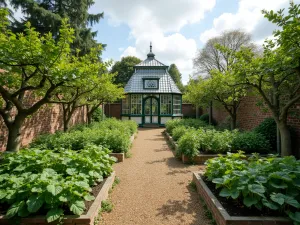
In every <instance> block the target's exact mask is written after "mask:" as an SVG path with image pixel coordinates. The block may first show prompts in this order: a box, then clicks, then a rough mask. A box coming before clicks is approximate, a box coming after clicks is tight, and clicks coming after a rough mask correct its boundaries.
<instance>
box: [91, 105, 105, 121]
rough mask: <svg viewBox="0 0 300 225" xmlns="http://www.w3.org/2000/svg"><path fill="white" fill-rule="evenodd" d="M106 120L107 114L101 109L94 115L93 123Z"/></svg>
mask: <svg viewBox="0 0 300 225" xmlns="http://www.w3.org/2000/svg"><path fill="white" fill-rule="evenodd" d="M104 119H105V114H104V113H103V110H102V109H101V108H97V109H96V110H95V111H94V112H93V114H92V121H93V122H100V121H102V120H104Z"/></svg>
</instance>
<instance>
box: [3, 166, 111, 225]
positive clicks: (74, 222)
mask: <svg viewBox="0 0 300 225" xmlns="http://www.w3.org/2000/svg"><path fill="white" fill-rule="evenodd" d="M115 176H116V173H115V172H112V174H111V175H110V176H109V177H108V178H107V179H106V180H105V181H104V182H105V183H104V184H103V186H102V188H101V190H100V192H99V193H98V195H97V197H96V199H95V200H94V202H93V204H92V205H91V207H90V209H89V210H88V211H87V213H86V214H85V215H81V216H76V215H65V216H64V219H63V224H64V225H94V220H95V218H96V217H97V216H98V214H99V210H100V209H101V202H102V201H103V200H106V199H107V198H108V192H109V189H110V188H111V187H112V185H113V183H114V180H115ZM0 224H1V225H10V224H12V221H11V220H9V219H6V218H5V216H0ZM20 224H21V225H49V224H52V225H54V224H57V221H54V222H52V223H47V220H46V216H45V215H44V216H34V217H28V218H22V219H21V222H20Z"/></svg>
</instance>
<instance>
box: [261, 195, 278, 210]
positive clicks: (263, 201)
mask: <svg viewBox="0 0 300 225" xmlns="http://www.w3.org/2000/svg"><path fill="white" fill-rule="evenodd" d="M262 204H263V205H264V206H266V207H268V208H270V209H273V210H277V209H279V207H278V205H276V204H275V203H273V202H270V201H268V200H267V199H265V198H264V199H262Z"/></svg>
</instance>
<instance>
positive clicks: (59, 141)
mask: <svg viewBox="0 0 300 225" xmlns="http://www.w3.org/2000/svg"><path fill="white" fill-rule="evenodd" d="M136 131H137V124H136V123H135V122H134V121H118V120H116V119H106V120H104V121H102V122H99V123H93V124H92V125H90V126H87V127H85V128H83V129H82V130H72V131H70V132H68V133H61V132H58V133H56V134H47V135H41V136H39V137H37V138H36V139H35V140H34V141H33V142H32V143H31V145H30V146H31V147H38V148H42V149H61V148H63V149H72V150H80V149H83V148H84V147H85V146H86V145H88V144H95V145H102V146H104V147H107V148H109V149H110V150H112V151H113V152H116V153H118V152H124V153H126V152H127V151H128V150H129V148H130V136H131V135H132V134H133V133H135V132H136Z"/></svg>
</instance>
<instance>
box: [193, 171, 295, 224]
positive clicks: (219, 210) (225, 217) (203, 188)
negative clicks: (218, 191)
mask: <svg viewBox="0 0 300 225" xmlns="http://www.w3.org/2000/svg"><path fill="white" fill-rule="evenodd" d="M201 175H202V173H198V172H197V173H193V181H194V182H195V184H196V186H197V191H198V193H199V194H200V196H201V198H202V199H203V200H204V202H205V204H206V205H207V207H208V208H209V210H210V211H211V213H212V215H213V217H214V219H215V221H216V222H217V224H218V225H229V224H230V225H292V224H293V223H292V222H291V220H289V219H288V218H285V217H265V216H230V215H229V213H228V212H227V211H226V209H224V207H223V206H222V204H221V203H220V202H219V200H218V199H217V197H216V196H215V195H214V194H213V193H212V191H211V190H210V189H209V188H208V186H207V185H206V184H205V182H204V181H203V180H202V178H201Z"/></svg>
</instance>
